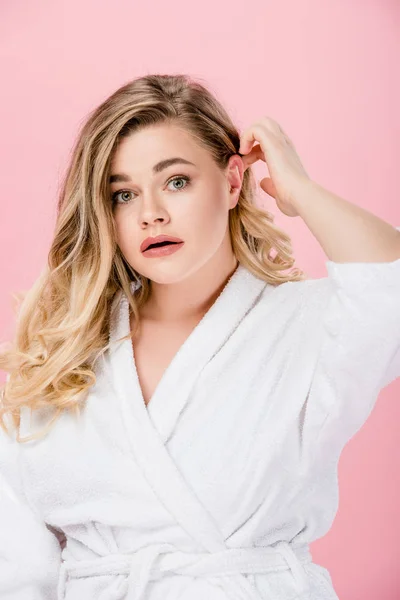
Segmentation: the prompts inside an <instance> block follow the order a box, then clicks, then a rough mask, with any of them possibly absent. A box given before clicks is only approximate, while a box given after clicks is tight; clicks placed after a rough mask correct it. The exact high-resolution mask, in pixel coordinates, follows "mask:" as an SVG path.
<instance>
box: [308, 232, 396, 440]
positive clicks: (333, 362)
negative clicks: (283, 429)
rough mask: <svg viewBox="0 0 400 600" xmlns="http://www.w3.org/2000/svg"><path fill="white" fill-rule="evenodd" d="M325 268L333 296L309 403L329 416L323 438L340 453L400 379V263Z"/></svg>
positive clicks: (326, 312) (324, 320) (326, 311)
mask: <svg viewBox="0 0 400 600" xmlns="http://www.w3.org/2000/svg"><path fill="white" fill-rule="evenodd" d="M396 229H398V230H399V231H400V227H396ZM326 266H327V271H328V278H327V280H325V283H327V284H328V292H329V293H328V296H327V298H328V300H327V302H326V303H325V306H324V310H323V312H322V313H321V314H322V316H321V318H320V321H319V324H318V326H319V327H321V343H320V347H319V353H318V357H317V362H316V366H315V369H314V373H313V377H312V382H311V387H310V390H309V398H308V400H309V402H310V403H311V405H314V406H315V407H318V410H319V411H320V412H319V415H324V422H323V423H322V427H321V428H320V431H319V439H321V438H326V439H328V441H329V440H330V441H331V442H332V444H333V445H335V444H338V446H337V448H338V449H339V450H340V449H341V448H342V447H343V445H344V444H345V443H346V442H347V441H348V440H349V439H350V438H351V437H352V436H353V435H354V434H355V433H356V432H357V431H358V430H359V429H360V428H361V426H362V425H363V424H364V423H365V421H366V420H367V418H368V417H369V415H370V413H371V412H372V409H373V407H374V404H375V401H376V399H377V397H378V395H379V391H380V390H381V389H382V388H384V387H386V386H387V385H389V384H390V383H391V382H393V381H394V380H395V379H396V378H398V377H400V259H398V260H395V261H392V262H387V263H335V262H333V261H327V262H326ZM324 298H325V296H324ZM324 302H325V300H324ZM321 409H322V410H321ZM331 450H333V447H332V446H331Z"/></svg>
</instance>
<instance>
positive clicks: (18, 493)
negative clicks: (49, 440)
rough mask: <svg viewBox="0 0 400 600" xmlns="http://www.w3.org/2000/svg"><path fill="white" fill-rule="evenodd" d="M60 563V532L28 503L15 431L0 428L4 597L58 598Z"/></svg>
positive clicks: (0, 592) (0, 583)
mask: <svg viewBox="0 0 400 600" xmlns="http://www.w3.org/2000/svg"><path fill="white" fill-rule="evenodd" d="M60 565H61V547H60V544H59V542H58V539H57V537H56V535H55V534H54V533H52V532H51V531H50V530H49V529H48V527H47V526H46V524H45V523H44V522H43V521H42V520H41V519H40V517H39V515H38V514H36V512H35V511H34V510H33V509H32V507H31V506H30V505H29V504H28V501H27V498H26V495H25V492H24V488H23V482H22V478H21V473H20V466H19V444H18V443H17V442H16V441H15V433H13V434H12V436H11V437H9V436H8V435H7V434H6V433H5V432H4V431H3V429H2V428H0V598H1V600H27V599H28V598H29V600H55V598H56V597H57V585H58V575H59V569H60Z"/></svg>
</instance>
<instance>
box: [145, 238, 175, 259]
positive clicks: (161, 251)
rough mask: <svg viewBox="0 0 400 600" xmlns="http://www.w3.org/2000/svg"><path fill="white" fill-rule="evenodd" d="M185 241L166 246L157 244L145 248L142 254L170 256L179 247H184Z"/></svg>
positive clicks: (151, 256)
mask: <svg viewBox="0 0 400 600" xmlns="http://www.w3.org/2000/svg"><path fill="white" fill-rule="evenodd" d="M184 243H185V242H179V243H177V244H167V245H166V246H158V247H157V246H156V247H155V248H149V249H148V250H145V251H144V252H143V253H142V254H143V256H145V257H146V258H154V257H157V256H168V255H169V254H173V253H174V252H177V251H178V250H179V248H182V246H183V244H184Z"/></svg>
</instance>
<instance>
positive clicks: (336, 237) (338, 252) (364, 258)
mask: <svg viewBox="0 0 400 600" xmlns="http://www.w3.org/2000/svg"><path fill="white" fill-rule="evenodd" d="M291 201H292V204H293V205H294V206H295V207H296V210H297V212H298V213H299V215H300V217H301V218H302V219H303V220H304V222H305V223H306V225H307V227H308V228H309V229H310V231H311V233H312V234H313V235H314V236H315V238H316V239H317V240H318V242H319V243H320V245H321V246H322V249H323V250H324V252H325V254H326V255H327V256H328V259H329V260H331V261H333V262H337V263H345V262H371V263H372V262H392V261H395V260H397V259H400V231H398V230H397V229H396V228H395V227H393V226H392V225H390V224H389V223H387V222H386V221H383V220H382V219H380V218H379V217H377V216H376V215H374V214H372V213H370V212H368V211H367V210H365V209H364V208H361V207H359V206H356V205H355V204H352V203H351V202H348V201H347V200H344V199H343V198H340V197H339V196H337V195H336V194H333V193H332V192H329V191H328V190H326V189H325V188H323V187H322V186H321V185H319V184H318V183H316V182H315V181H312V180H309V181H304V182H302V183H301V184H300V183H299V185H298V187H297V188H296V190H295V193H294V194H293V196H292V199H291ZM399 221H400V218H399Z"/></svg>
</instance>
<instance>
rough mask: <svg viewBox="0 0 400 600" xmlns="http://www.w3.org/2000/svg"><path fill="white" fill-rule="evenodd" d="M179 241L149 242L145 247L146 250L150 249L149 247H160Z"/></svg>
mask: <svg viewBox="0 0 400 600" xmlns="http://www.w3.org/2000/svg"><path fill="white" fill-rule="evenodd" d="M178 243H181V242H158V243H157V244H150V246H148V247H147V248H146V250H150V248H160V247H161V246H169V245H170V244H178ZM146 250H145V252H146Z"/></svg>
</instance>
